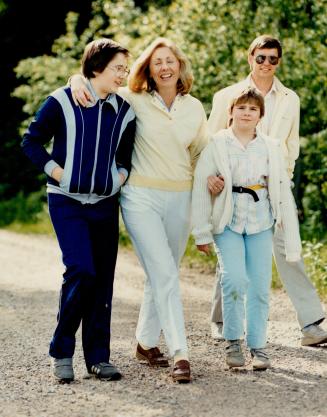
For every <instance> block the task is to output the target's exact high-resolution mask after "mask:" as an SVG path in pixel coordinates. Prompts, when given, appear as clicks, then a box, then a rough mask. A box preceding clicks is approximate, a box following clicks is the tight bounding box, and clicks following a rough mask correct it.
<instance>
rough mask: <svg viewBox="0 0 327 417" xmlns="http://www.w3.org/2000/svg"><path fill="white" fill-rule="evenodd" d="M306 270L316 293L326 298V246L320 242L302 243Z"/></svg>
mask: <svg viewBox="0 0 327 417" xmlns="http://www.w3.org/2000/svg"><path fill="white" fill-rule="evenodd" d="M303 257H304V261H305V264H306V270H307V273H308V275H309V277H310V278H311V280H312V282H313V283H314V284H315V287H316V288H317V290H318V293H319V294H320V295H322V296H324V297H325V298H327V245H326V244H325V245H323V244H322V243H321V242H317V241H313V242H307V241H306V242H303Z"/></svg>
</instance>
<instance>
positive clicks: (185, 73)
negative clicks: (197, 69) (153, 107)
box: [128, 38, 193, 95]
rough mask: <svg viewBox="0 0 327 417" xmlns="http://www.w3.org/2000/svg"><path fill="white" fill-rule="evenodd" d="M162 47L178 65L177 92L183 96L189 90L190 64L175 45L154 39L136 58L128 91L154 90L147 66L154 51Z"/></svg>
mask: <svg viewBox="0 0 327 417" xmlns="http://www.w3.org/2000/svg"><path fill="white" fill-rule="evenodd" d="M162 47H167V48H169V49H170V50H171V51H172V53H173V54H174V55H175V57H176V58H177V59H178V61H179V63H180V75H179V79H178V81H177V92H178V93H180V94H182V95H184V94H187V93H188V92H189V91H190V90H191V87H192V84H193V74H192V69H191V64H190V62H189V60H188V59H187V57H186V55H185V54H184V53H183V52H182V51H181V50H180V49H179V48H178V47H177V46H176V45H175V43H174V42H172V41H171V40H169V39H167V38H157V39H155V40H154V41H153V42H152V43H151V44H150V45H149V46H148V47H147V48H146V49H145V50H144V51H143V52H142V54H141V55H140V56H139V57H138V58H137V60H136V61H135V63H134V64H133V66H132V69H131V73H130V75H129V77H128V87H129V88H130V90H132V91H134V92H135V93H140V92H142V91H147V92H151V91H153V90H156V84H155V82H154V80H153V79H152V77H151V76H150V69H149V66H150V60H151V57H152V55H153V53H154V51H155V50H156V49H158V48H162Z"/></svg>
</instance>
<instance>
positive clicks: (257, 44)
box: [248, 35, 283, 58]
mask: <svg viewBox="0 0 327 417" xmlns="http://www.w3.org/2000/svg"><path fill="white" fill-rule="evenodd" d="M264 48H267V49H273V48H276V49H277V52H278V58H281V57H282V54H283V51H282V45H281V43H280V41H279V40H278V39H277V38H274V37H273V36H271V35H261V36H258V37H257V38H255V39H254V41H252V43H251V45H250V47H249V50H248V54H249V55H253V54H254V51H255V50H256V49H264Z"/></svg>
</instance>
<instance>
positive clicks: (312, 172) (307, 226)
mask: <svg viewBox="0 0 327 417" xmlns="http://www.w3.org/2000/svg"><path fill="white" fill-rule="evenodd" d="M302 165H303V168H302V184H303V188H304V196H303V200H302V203H303V210H304V223H303V225H302V230H303V236H304V237H305V238H306V239H310V240H311V239H313V238H316V239H318V240H322V239H323V238H324V237H326V235H327V129H325V130H323V131H321V132H319V133H317V134H315V135H311V136H308V137H307V138H306V139H302Z"/></svg>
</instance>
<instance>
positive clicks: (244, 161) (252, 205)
mask: <svg viewBox="0 0 327 417" xmlns="http://www.w3.org/2000/svg"><path fill="white" fill-rule="evenodd" d="M229 133H230V134H229V137H228V138H227V140H226V145H227V149H228V159H229V167H230V171H231V173H232V183H233V185H236V186H243V187H246V186H249V185H254V184H262V185H264V186H267V176H268V149H267V147H266V144H265V142H264V140H263V139H262V138H261V137H260V136H259V135H257V137H256V138H255V139H253V140H252V141H251V142H250V143H249V144H248V145H247V147H246V148H245V147H244V146H243V145H242V144H241V142H240V141H239V140H238V139H237V138H236V137H235V135H234V133H233V131H232V129H231V128H230V129H229ZM256 193H257V195H258V197H259V201H257V202H255V201H254V199H253V197H252V196H251V195H250V194H247V193H242V194H240V193H236V192H233V204H234V208H233V217H232V221H231V223H230V224H229V227H230V229H231V230H233V231H234V232H236V233H246V234H247V235H251V234H254V233H259V232H262V231H263V230H267V229H269V228H270V227H271V226H272V225H273V224H274V220H273V216H272V212H271V206H270V202H269V198H268V190H267V188H262V189H260V190H257V191H256Z"/></svg>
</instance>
